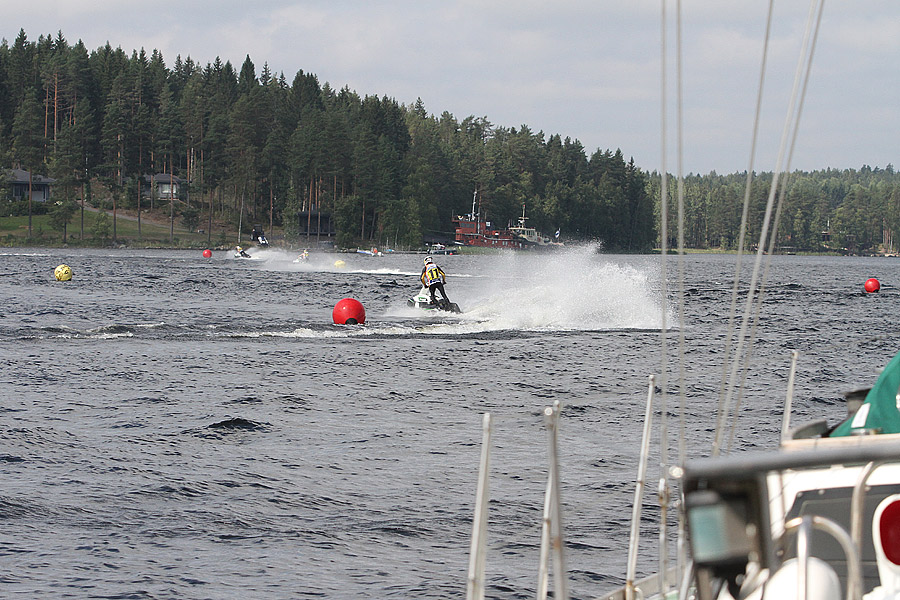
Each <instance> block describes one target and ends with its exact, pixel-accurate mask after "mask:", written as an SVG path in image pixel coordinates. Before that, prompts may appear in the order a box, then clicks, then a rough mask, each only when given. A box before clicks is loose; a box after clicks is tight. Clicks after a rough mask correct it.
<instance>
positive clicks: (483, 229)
mask: <svg viewBox="0 0 900 600" xmlns="http://www.w3.org/2000/svg"><path fill="white" fill-rule="evenodd" d="M476 196H477V193H476ZM475 206H476V202H475V198H474V197H473V199H472V212H471V214H468V215H461V216H458V217H456V218H455V219H453V222H454V223H456V242H457V243H458V244H463V245H465V246H479V247H482V248H510V249H513V250H522V249H524V248H531V247H548V246H562V244H561V243H559V242H552V241H551V240H550V238H548V237H544V236H542V235H541V234H540V233H539V232H538V231H537V230H535V229H534V228H533V227H525V219H526V217H525V206H524V205H523V206H522V216H521V217H519V225H518V226H517V227H509V228H507V229H491V223H490V221H482V220H481V214H480V213H478V212H476V210H475Z"/></svg>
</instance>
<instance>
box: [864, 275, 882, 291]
mask: <svg viewBox="0 0 900 600" xmlns="http://www.w3.org/2000/svg"><path fill="white" fill-rule="evenodd" d="M865 287H866V293H869V294H871V293H873V292H877V291H879V290H881V284H880V283H878V280H877V279H875V278H874V277H872V278H871V279H866V286H865Z"/></svg>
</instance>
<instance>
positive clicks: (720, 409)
mask: <svg viewBox="0 0 900 600" xmlns="http://www.w3.org/2000/svg"><path fill="white" fill-rule="evenodd" d="M774 10H775V0H769V11H768V16H767V18H766V34H765V37H764V41H763V53H762V61H761V65H760V70H759V85H758V86H757V92H756V111H755V114H754V118H753V134H752V136H751V142H750V160H749V166H748V167H747V180H746V183H745V186H744V206H743V211H742V213H741V229H740V233H739V234H738V251H737V258H736V261H735V269H734V283H733V284H732V287H731V308H730V310H729V311H728V328H727V331H726V338H725V352H724V360H723V361H722V375H721V379H720V383H719V401H718V404H717V407H716V432H718V431H721V429H722V428H723V427H724V426H725V423H724V420H723V417H724V410H725V406H724V404H725V390H726V385H727V382H728V363H729V362H730V357H731V352H732V349H733V345H734V330H735V319H736V316H737V302H738V289H739V288H740V282H741V265H742V260H743V256H744V245H745V244H746V237H747V222H748V220H749V213H750V192H751V189H752V183H753V166H754V159H755V157H756V146H757V142H758V139H759V123H760V115H761V114H762V99H763V89H764V87H765V81H766V62H767V58H768V54H769V39H770V38H771V32H772V15H773V13H774ZM716 454H717V450H716V447H715V446H714V447H713V455H714V456H715V455H716Z"/></svg>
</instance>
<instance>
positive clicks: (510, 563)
mask: <svg viewBox="0 0 900 600" xmlns="http://www.w3.org/2000/svg"><path fill="white" fill-rule="evenodd" d="M252 251H253V252H255V254H254V256H255V258H254V259H251V260H246V259H234V258H233V257H232V255H231V253H230V252H215V253H214V254H213V257H212V259H210V260H207V259H204V258H203V257H202V256H201V253H200V252H199V251H167V250H165V251H164V250H66V249H53V250H46V249H2V250H0V301H2V307H3V309H2V311H0V364H2V372H0V395H2V399H3V402H2V408H0V415H2V422H0V475H2V487H0V556H2V560H0V595H2V596H3V597H5V598H9V597H12V598H181V599H193V598H198V599H199V598H217V599H218V598H385V597H396V598H463V597H465V587H466V572H467V565H468V552H469V540H470V535H471V528H472V522H471V521H472V515H473V511H474V499H475V486H476V476H477V469H478V461H479V456H480V444H481V421H482V414H483V413H484V412H490V413H491V414H492V415H493V418H494V444H493V454H492V459H493V462H492V467H491V494H490V497H491V502H490V507H489V525H488V536H489V546H488V555H487V595H488V597H491V598H532V597H534V590H535V585H536V580H537V568H538V549H539V543H540V521H541V511H542V507H543V493H544V487H545V482H546V477H547V469H548V465H547V458H546V457H547V434H546V431H545V429H544V425H543V420H542V416H541V411H542V409H543V407H545V406H547V405H550V404H552V403H553V401H554V400H560V401H561V402H562V405H563V409H562V419H561V425H560V437H559V451H560V459H561V479H562V486H561V493H562V499H563V505H564V506H563V510H564V513H563V514H564V516H563V518H564V534H565V538H566V543H567V561H568V567H569V571H570V572H569V579H570V589H571V593H572V597H573V598H589V597H592V596H595V595H598V594H600V593H602V592H603V591H605V590H608V589H609V588H610V587H613V586H616V585H619V584H621V583H622V582H623V576H624V571H625V552H626V548H627V542H628V540H627V531H628V527H629V521H630V506H631V497H632V495H633V490H634V478H635V472H636V468H637V456H638V452H639V446H640V431H641V427H642V419H643V410H644V402H645V400H646V385H647V376H648V375H649V374H651V373H657V372H659V370H660V362H661V352H660V349H659V346H660V345H659V340H660V305H661V303H662V302H663V299H662V298H661V293H660V289H661V286H660V266H659V258H658V257H650V256H610V255H601V254H597V253H595V252H594V251H593V250H592V249H590V248H583V249H573V250H569V251H566V252H561V253H559V254H553V255H541V254H527V253H521V254H509V255H494V256H446V257H444V256H442V257H437V262H438V263H439V264H440V265H441V266H442V267H443V268H444V270H445V271H446V272H447V274H448V277H449V280H448V284H447V292H448V294H449V295H450V298H451V300H453V301H454V302H457V303H458V304H459V305H460V307H461V308H462V309H463V311H464V312H463V314H461V315H450V314H444V313H440V314H432V313H426V312H425V311H421V310H418V309H413V308H408V307H407V306H406V298H407V297H409V296H412V295H413V294H414V293H415V292H416V291H417V290H418V284H417V278H418V274H419V272H420V269H421V259H422V255H415V254H394V255H387V256H384V257H366V256H361V255H348V254H324V253H323V254H318V253H314V254H313V255H312V256H311V259H310V260H309V261H308V262H306V263H294V262H293V259H294V258H295V257H296V253H288V252H286V251H279V250H274V249H272V250H259V249H255V248H254V249H253V250H252ZM337 260H344V261H345V265H344V266H343V267H339V266H335V264H334V263H335V261H337ZM61 263H65V264H68V265H70V266H71V267H72V269H73V271H74V278H73V280H72V281H70V282H65V283H62V282H57V281H55V279H54V277H53V269H54V268H55V267H56V266H57V265H59V264H61ZM733 264H734V257H733V256H718V255H692V256H688V257H686V260H685V272H686V289H685V297H686V301H687V306H686V309H685V317H684V321H685V354H686V357H687V362H686V365H687V368H686V372H685V379H686V383H687V394H686V397H687V415H688V419H689V421H688V424H687V434H688V435H687V437H688V439H689V440H690V445H689V448H690V453H691V455H693V456H699V455H704V454H706V453H708V452H709V446H710V440H711V431H712V428H713V419H714V413H715V407H716V402H717V400H716V397H717V391H718V389H719V385H720V379H721V371H722V365H721V356H722V353H723V339H724V336H725V332H726V326H727V316H728V308H729V306H730V302H731V299H730V291H731V286H732V277H733V268H734V267H733ZM669 266H670V280H671V281H670V282H669V284H668V290H669V298H668V299H667V301H666V306H667V307H668V322H669V323H670V324H672V323H674V322H675V320H676V318H677V315H678V310H677V306H676V304H675V302H674V299H675V295H676V292H677V284H676V282H675V281H674V279H672V277H673V274H674V273H675V272H676V269H675V266H676V262H675V259H674V258H673V257H670V258H669ZM869 277H877V278H878V279H880V280H881V282H882V286H883V291H882V292H881V293H880V294H870V295H866V294H864V293H862V290H863V283H864V282H865V280H866V279H868V278H869ZM898 281H900V260H896V259H875V258H836V257H797V256H780V257H776V258H775V260H774V263H773V266H772V270H771V272H770V286H769V289H768V293H767V295H766V301H765V306H764V309H763V313H762V314H761V320H760V324H759V331H758V338H759V340H758V342H757V344H756V346H755V350H754V358H753V361H752V363H751V370H750V374H749V377H748V380H747V389H746V391H745V393H744V396H743V400H742V407H741V418H740V421H739V424H738V428H737V436H736V442H735V445H736V446H737V447H738V448H741V449H744V448H752V447H768V446H772V445H773V444H774V443H775V441H776V440H777V437H778V435H779V432H780V429H781V411H782V405H783V402H784V393H785V388H786V375H787V372H788V369H789V361H790V351H791V350H792V349H797V350H799V351H800V352H801V358H800V363H799V366H798V371H797V384H796V388H795V400H794V405H795V411H794V419H795V420H797V421H802V420H808V419H813V418H819V417H826V418H828V419H829V421H830V422H832V423H834V422H836V421H837V420H838V419H840V418H841V416H842V415H843V414H844V413H845V407H844V403H843V399H842V396H841V395H842V393H843V392H845V391H847V390H849V389H853V388H856V387H860V386H868V385H871V383H872V382H873V381H874V379H875V377H876V375H877V369H878V368H880V367H882V366H883V365H884V364H885V363H886V362H887V361H888V360H889V358H890V357H891V356H893V354H894V353H895V352H897V350H898V349H900V338H898V329H900V325H898V323H900V319H898V318H897V315H898V300H900V294H898V292H897V289H896V288H895V287H894V286H895V285H897V282H898ZM344 297H354V298H356V299H358V300H360V301H361V302H362V303H363V305H364V306H365V308H366V311H367V317H368V322H367V324H366V325H365V326H337V325H334V324H333V323H332V318H331V311H332V308H333V307H334V305H335V303H336V302H337V301H339V300H340V299H341V298H344ZM668 337H669V339H670V341H672V342H677V341H678V336H677V332H676V331H674V330H673V331H671V332H670V333H669V336H668ZM668 356H669V361H670V362H672V363H674V362H675V361H677V356H675V348H674V347H673V348H672V349H670V351H669V352H668ZM670 379H672V378H671V377H670ZM668 401H669V403H670V407H671V409H672V411H671V412H674V408H675V405H676V404H677V390H674V388H673V387H672V386H671V384H670V386H669V394H668ZM669 429H670V431H674V430H677V424H676V423H675V422H674V421H670V423H669ZM655 444H656V442H654V445H655ZM651 474H652V477H651V479H652V478H655V477H656V476H657V475H656V474H655V473H654V468H651ZM650 487H654V486H650ZM653 496H654V494H652V493H648V496H647V502H648V507H647V511H646V515H645V516H646V518H645V522H644V527H643V529H644V531H645V532H646V533H647V537H646V538H645V542H644V546H645V547H646V548H647V550H648V551H649V552H648V555H647V556H645V557H644V559H642V563H641V570H642V572H644V573H649V572H652V571H653V570H654V567H655V558H654V556H653V554H654V548H655V545H656V540H655V534H653V533H652V532H653V531H655V529H654V522H653V518H654V516H655V515H657V514H658V510H657V509H655V508H654V507H653V504H654V503H655V502H654V500H653ZM551 587H552V583H551Z"/></svg>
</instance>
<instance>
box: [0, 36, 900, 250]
mask: <svg viewBox="0 0 900 600" xmlns="http://www.w3.org/2000/svg"><path fill="white" fill-rule="evenodd" d="M433 101H434V102H437V103H439V101H440V100H439V99H434V100H433ZM585 118H586V119H609V118H620V116H619V115H585ZM626 155H627V149H625V151H624V152H623V150H620V149H617V150H609V149H607V150H601V149H596V150H592V151H589V150H588V149H586V148H584V147H583V146H582V144H581V143H580V142H579V141H578V140H572V139H570V138H565V139H562V138H561V137H560V136H559V135H552V134H551V135H545V134H544V133H543V132H541V131H538V132H535V131H533V130H532V129H531V128H530V127H529V126H528V125H521V126H519V127H517V128H516V127H513V128H507V127H502V126H495V125H494V124H492V123H491V122H490V121H489V120H488V118H487V117H475V116H467V117H465V118H462V119H461V120H459V119H457V118H456V117H455V116H454V115H452V114H450V113H448V112H443V113H442V114H440V115H439V116H438V115H435V114H429V113H428V111H427V110H426V107H425V104H424V102H423V101H422V100H421V99H417V100H415V101H412V102H411V103H410V104H405V103H401V102H398V101H397V100H395V99H394V98H391V97H389V96H386V95H382V96H378V95H374V94H373V95H360V94H359V93H357V92H356V91H353V90H350V89H349V88H348V87H346V86H344V87H342V88H340V89H335V88H333V87H332V86H331V85H330V84H329V83H327V82H326V83H324V84H322V83H321V82H320V81H319V79H318V77H317V76H316V75H315V74H313V73H306V72H304V71H303V70H298V71H297V73H296V74H295V75H293V77H292V78H290V79H289V78H288V77H286V76H285V74H283V73H273V72H271V70H270V69H269V67H268V64H265V63H264V64H263V66H262V68H261V69H257V68H256V66H255V65H254V63H253V62H252V61H251V59H250V57H249V56H248V57H247V58H246V59H245V60H244V62H243V64H242V65H241V66H240V68H239V69H238V70H236V69H235V68H234V66H233V65H232V64H231V63H230V62H224V63H223V62H222V61H221V60H220V59H218V58H217V59H216V60H215V61H214V62H212V63H208V64H206V65H205V66H204V65H200V64H197V63H195V62H194V61H192V60H191V59H190V58H186V59H182V58H181V56H178V57H176V58H175V60H174V63H173V64H172V66H171V68H169V67H168V66H167V65H166V63H165V60H164V59H163V56H162V55H161V54H160V53H159V52H158V51H155V50H154V51H153V52H151V53H150V54H149V55H148V54H147V53H146V52H145V51H144V50H140V51H137V50H135V51H131V54H130V55H129V54H128V53H126V52H125V51H124V50H122V49H121V48H120V47H118V48H113V47H112V46H111V45H110V44H108V43H107V44H106V45H105V46H104V47H101V48H97V49H95V50H89V49H88V48H86V47H85V45H84V44H83V43H82V42H80V41H79V42H77V43H75V44H70V43H69V42H68V41H67V40H66V39H65V37H64V36H63V34H62V32H60V33H58V34H57V35H56V36H50V35H48V36H43V35H42V36H40V37H38V39H37V41H29V39H28V37H27V35H26V33H25V32H24V31H20V32H19V35H18V36H17V38H16V39H15V41H14V42H13V43H12V44H10V43H9V42H8V41H6V40H3V41H2V42H0V168H2V169H7V170H8V169H13V168H19V169H22V170H25V171H29V172H31V173H38V174H43V175H47V176H49V177H52V178H54V179H55V180H56V183H55V186H54V189H53V199H54V202H53V203H52V206H51V207H49V208H47V209H46V210H50V211H55V212H56V213H58V214H59V219H62V220H63V221H66V220H68V219H70V218H71V215H72V214H73V213H74V208H73V207H75V206H78V205H80V204H81V203H82V202H83V201H86V202H88V203H90V204H91V205H93V206H97V207H100V208H102V209H105V210H110V209H113V210H119V211H132V212H134V211H138V208H139V206H140V209H142V210H154V209H155V210H157V211H162V212H163V213H164V214H167V215H168V216H169V217H170V218H171V220H172V221H173V222H174V220H175V219H178V221H179V223H184V224H185V225H186V226H188V227H190V228H193V229H197V228H198V227H201V228H203V227H205V226H207V224H209V230H210V231H211V230H212V224H213V223H214V222H215V223H220V224H227V226H228V227H230V228H231V229H232V230H236V229H237V228H238V227H241V230H242V231H249V228H250V227H251V224H253V223H258V224H261V225H263V226H265V227H267V228H268V229H269V230H271V229H273V228H277V229H279V230H282V231H283V232H284V235H285V238H286V239H291V238H292V237H294V238H296V237H298V236H300V235H301V233H302V232H303V231H308V230H309V229H308V226H309V225H310V223H309V221H310V220H311V219H321V218H322V217H323V215H325V216H327V218H328V220H329V223H330V227H332V228H333V232H334V234H335V242H336V244H337V245H339V246H341V247H352V246H355V245H364V246H369V245H375V244H378V245H390V246H392V247H396V248H419V247H421V246H422V245H423V243H424V242H425V241H427V240H429V239H452V237H453V229H454V225H453V223H452V219H453V218H454V216H456V215H461V214H465V213H468V212H470V211H471V209H472V202H473V198H475V199H476V200H477V203H478V210H479V212H480V214H481V215H482V217H484V218H485V219H486V220H490V221H492V222H494V223H495V224H499V225H504V226H505V225H506V224H514V223H515V222H516V221H517V219H518V218H519V217H520V216H521V215H522V213H523V210H526V211H527V216H528V225H529V226H532V227H536V228H537V229H538V230H540V231H543V232H545V234H546V233H552V232H555V231H557V230H559V231H561V232H562V236H561V239H563V240H566V241H592V242H596V243H599V244H601V246H602V248H604V249H605V250H607V251H621V252H642V251H649V250H651V249H652V248H654V247H656V246H657V245H658V244H659V242H660V240H659V237H658V236H659V227H658V226H657V225H656V223H657V219H658V213H659V208H658V204H659V201H658V197H659V188H660V184H661V181H660V177H659V174H658V173H655V172H653V173H648V172H646V171H645V170H643V169H641V168H640V166H638V165H636V164H635V163H634V161H633V160H631V159H626ZM157 174H168V175H170V176H172V177H178V178H179V179H180V180H182V181H184V182H186V185H185V186H184V187H183V188H182V190H181V191H180V192H179V194H178V196H177V198H172V199H167V200H165V201H164V202H165V205H164V206H160V205H159V204H160V203H162V202H163V201H162V200H160V199H156V200H155V202H156V203H157V206H150V205H149V204H150V203H153V202H154V200H153V199H152V198H151V199H150V201H149V202H148V200H146V199H142V196H141V185H140V183H139V182H141V181H143V180H145V179H146V178H148V176H150V175H157ZM746 179H747V178H746V174H745V173H744V174H742V173H734V174H731V175H718V174H716V173H710V174H706V175H689V176H687V177H686V178H685V181H684V187H683V193H684V206H685V232H686V233H685V236H686V237H685V244H686V246H687V247H690V248H701V249H707V248H722V249H726V250H728V249H734V248H735V246H736V244H737V243H738V236H739V224H740V221H741V212H742V203H743V198H744V193H745V191H744V190H745V184H746ZM771 180H772V175H771V174H770V173H761V174H758V175H757V176H756V177H754V179H753V184H752V188H751V211H753V212H755V213H757V215H758V214H759V213H761V212H762V211H763V209H764V206H765V202H766V197H767V195H768V186H769V183H770V182H771ZM785 181H786V183H787V187H786V192H785V208H784V210H783V212H782V214H781V215H780V219H779V231H778V244H779V245H780V246H781V247H786V248H794V249H796V250H801V251H821V250H823V249H838V250H840V249H844V250H845V251H847V250H848V249H849V251H853V252H867V251H874V250H876V249H878V248H884V249H888V248H891V249H892V245H893V242H892V236H891V232H892V231H897V230H898V225H900V223H898V220H900V178H898V176H897V174H896V173H895V172H894V170H893V167H892V166H891V165H890V164H888V165H887V166H886V167H884V168H872V167H868V166H863V167H861V168H859V169H850V168H841V169H837V170H835V169H833V168H830V169H825V170H822V171H816V172H794V173H791V174H790V176H789V177H786V178H785ZM677 189H678V186H677V185H676V184H675V182H674V181H672V182H671V183H670V184H669V185H668V190H669V194H670V195H672V196H673V200H674V195H675V194H676V190H677ZM0 200H3V204H5V205H7V206H8V207H9V208H8V210H7V211H6V212H5V214H4V213H0V217H3V216H8V215H11V214H22V213H23V212H28V214H29V215H31V212H32V211H38V210H40V207H34V206H31V203H27V204H28V205H29V206H24V204H25V203H23V202H19V203H17V202H15V201H13V198H12V197H11V195H10V194H9V192H8V190H7V188H6V187H3V188H2V189H0ZM672 212H674V211H670V218H672V219H673V225H672V226H671V227H670V228H669V231H670V232H674V231H676V228H675V227H674V219H675V216H674V215H672V214H671V213H672ZM138 214H140V213H138ZM29 218H30V217H29ZM750 222H760V220H757V221H754V220H753V219H752V215H751V220H750ZM747 233H748V235H750V236H752V235H755V234H756V233H758V232H753V231H748V232H747ZM750 239H752V238H750ZM675 241H676V240H674V239H673V240H670V241H669V244H670V245H672V244H674V243H675Z"/></svg>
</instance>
